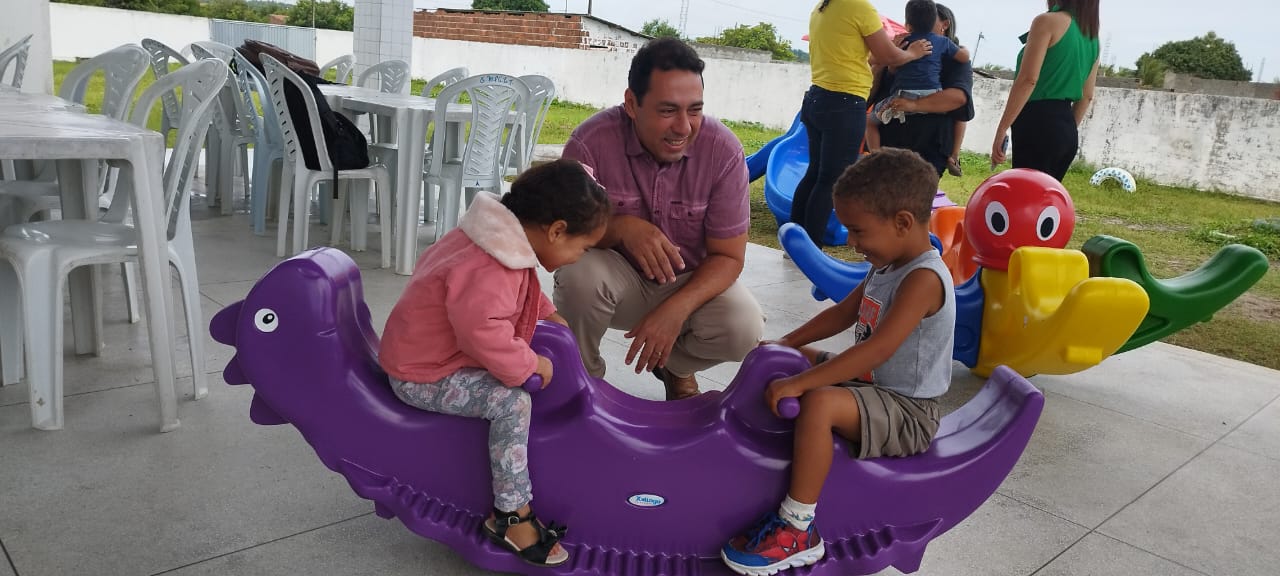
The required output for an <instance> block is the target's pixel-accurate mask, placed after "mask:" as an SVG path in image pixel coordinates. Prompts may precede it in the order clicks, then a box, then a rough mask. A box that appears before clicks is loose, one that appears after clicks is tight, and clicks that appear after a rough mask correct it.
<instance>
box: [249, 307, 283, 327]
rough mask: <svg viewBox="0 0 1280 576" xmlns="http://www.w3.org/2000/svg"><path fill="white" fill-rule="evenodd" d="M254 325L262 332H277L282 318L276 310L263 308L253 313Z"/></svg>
mask: <svg viewBox="0 0 1280 576" xmlns="http://www.w3.org/2000/svg"><path fill="white" fill-rule="evenodd" d="M253 325H254V326H256V327H257V328H258V330H259V331H262V332H275V331H276V328H279V327H280V319H279V318H278V317H276V312H275V310H272V309H270V308H263V309H261V310H258V312H257V313H255V314H254V315H253Z"/></svg>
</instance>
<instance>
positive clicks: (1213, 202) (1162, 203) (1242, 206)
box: [54, 62, 1280, 369]
mask: <svg viewBox="0 0 1280 576" xmlns="http://www.w3.org/2000/svg"><path fill="white" fill-rule="evenodd" d="M73 65H74V64H73V63H70V62H55V63H54V83H55V86H59V85H61V81H62V77H63V76H64V75H65V74H66V72H67V71H68V70H70V69H71V67H72V66H73ZM150 83H151V75H150V74H148V75H147V76H146V77H144V78H143V81H142V83H141V85H140V86H139V87H138V90H139V92H140V91H141V90H143V89H145V88H146V86H148V85H150ZM422 84H423V80H420V79H415V80H414V84H413V86H412V88H411V90H412V91H413V93H415V94H416V93H418V92H419V91H421V86H422ZM101 100H102V82H101V78H97V79H95V80H94V81H92V82H91V83H90V86H89V96H88V98H87V105H88V108H89V110H90V111H95V112H96V111H97V103H99V102H101ZM595 112H596V109H595V108H593V107H590V106H584V105H580V104H573V103H568V102H561V101H559V100H557V101H555V102H554V103H552V105H551V109H550V111H549V112H548V114H547V119H546V122H545V123H544V124H543V127H542V133H541V135H540V137H539V138H538V140H539V143H543V144H563V143H564V142H565V141H567V140H568V139H569V134H570V133H571V132H572V131H573V129H574V127H576V126H577V125H578V124H580V123H582V121H583V120H586V119H587V118H588V117H589V116H591V114H593V113H595ZM725 124H726V125H728V126H729V128H730V129H731V130H733V132H734V133H735V134H736V135H737V136H738V138H739V140H741V141H742V144H743V148H744V150H746V153H747V154H751V153H753V152H755V151H756V150H759V149H760V147H761V146H763V145H764V144H765V143H766V142H768V141H769V140H771V139H773V138H775V137H777V136H779V135H781V134H782V131H781V130H774V129H771V128H766V127H764V126H762V125H760V124H757V123H753V122H734V121H727V122H725ZM148 126H149V127H151V128H153V129H159V127H160V114H159V108H158V107H157V109H155V110H153V111H152V114H151V118H150V121H149V122H148ZM989 162H990V160H989V157H988V156H986V155H985V154H982V155H980V154H971V153H964V154H963V155H962V156H961V158H960V164H961V166H962V167H963V168H964V176H963V177H960V178H955V177H952V176H944V177H943V179H942V182H941V183H939V187H940V188H941V189H942V190H944V191H946V192H947V195H948V196H949V197H950V198H951V199H952V200H953V201H955V202H957V203H960V204H964V203H965V202H966V201H967V200H968V199H969V196H970V195H972V193H973V190H974V189H975V188H976V187H977V186H978V185H979V184H981V183H982V181H983V180H984V179H985V178H986V177H987V176H989V175H991V173H992V172H991V169H990V164H989ZM1093 172H1094V168H1093V167H1090V166H1085V165H1083V164H1081V163H1077V165H1076V166H1073V167H1072V169H1071V171H1069V172H1068V173H1067V176H1066V178H1065V180H1064V182H1063V184H1064V185H1065V186H1066V188H1067V190H1068V191H1070V192H1071V195H1072V200H1073V201H1074V203H1075V207H1076V229H1075V234H1074V235H1073V237H1072V240H1071V243H1070V244H1069V245H1068V248H1079V247H1080V245H1081V244H1083V243H1084V241H1085V240H1087V239H1089V238H1091V237H1093V236H1095V235H1098V234H1109V235H1112V236H1116V237H1119V238H1124V239H1126V240H1128V241H1130V242H1133V243H1134V244H1136V245H1138V247H1140V248H1141V249H1142V252H1143V254H1144V255H1145V257H1146V259H1147V264H1148V265H1149V267H1150V268H1151V270H1152V273H1153V274H1155V275H1156V276H1157V277H1162V278H1168V277H1172V276H1177V275H1180V274H1184V273H1186V272H1190V271H1191V270H1194V269H1195V268H1196V267H1197V266H1199V265H1200V264H1201V263H1203V262H1204V261H1205V260H1207V259H1208V258H1209V257H1211V256H1212V255H1213V254H1214V252H1215V251H1216V250H1218V249H1219V248H1220V247H1221V246H1222V245H1224V244H1226V243H1229V242H1239V243H1245V244H1249V245H1251V246H1254V247H1255V248H1258V249H1259V250H1261V251H1262V252H1263V253H1264V254H1266V255H1267V256H1268V258H1270V260H1271V269H1270V270H1269V271H1268V272H1267V274H1266V275H1265V276H1264V277H1263V278H1262V280H1261V281H1259V282H1258V284H1256V285H1255V286H1254V287H1253V288H1252V289H1251V290H1250V291H1249V292H1248V293H1246V294H1245V295H1244V296H1243V297H1241V298H1240V299H1239V300H1238V301H1237V302H1236V303H1234V304H1232V305H1231V306H1228V307H1227V308H1226V309H1225V310H1223V311H1221V312H1220V313H1219V314H1218V315H1217V316H1215V317H1214V319H1213V320H1212V321H1210V322H1207V323H1203V324H1199V325H1197V326H1195V327H1192V328H1190V329H1187V330H1183V331H1182V332H1179V333H1177V334H1174V335H1172V336H1170V337H1169V338H1166V339H1165V340H1166V341H1167V342H1170V343H1173V344H1178V345H1180V346H1186V347H1188V348H1194V349H1196V350H1203V351H1206V352H1210V353H1213V354H1218V355H1221V356H1226V357H1228V358H1235V359H1239V360H1243V361H1246V362H1252V363H1255V364H1259V365H1262V366H1267V367H1270V368H1276V369H1280V230H1276V229H1275V228H1272V227H1269V226H1265V225H1264V226H1255V225H1254V222H1255V221H1257V220H1259V219H1264V220H1265V219H1277V218H1280V204H1276V203H1271V202H1264V201H1260V200H1252V199H1248V198H1242V197H1239V196H1231V195H1228V194H1221V193H1216V192H1205V191H1201V190H1195V189H1192V188H1183V187H1178V186H1163V185H1159V184H1155V183H1153V182H1150V181H1147V180H1141V179H1140V180H1138V190H1137V192H1135V193H1132V194H1130V193H1127V192H1124V191H1122V190H1120V189H1119V187H1118V186H1114V185H1111V184H1108V185H1104V186H1099V187H1095V186H1092V185H1090V184H1089V177H1090V176H1092V175H1093ZM777 232H778V228H777V224H776V222H774V219H773V215H772V214H771V213H770V212H769V209H768V207H767V206H766V205H765V203H764V182H763V179H762V180H757V181H756V182H753V183H752V184H751V228H750V232H749V236H750V240H751V242H754V243H757V244H761V245H765V246H771V247H774V248H776V247H778V240H777ZM827 250H828V252H829V253H831V254H833V255H835V256H837V257H839V258H843V259H846V260H856V259H858V256H857V255H856V254H855V253H854V252H853V251H852V250H850V249H849V248H847V247H833V248H828V249H827ZM802 296H804V297H807V295H802Z"/></svg>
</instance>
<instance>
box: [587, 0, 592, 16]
mask: <svg viewBox="0 0 1280 576" xmlns="http://www.w3.org/2000/svg"><path fill="white" fill-rule="evenodd" d="M590 15H591V0H587V16H590Z"/></svg>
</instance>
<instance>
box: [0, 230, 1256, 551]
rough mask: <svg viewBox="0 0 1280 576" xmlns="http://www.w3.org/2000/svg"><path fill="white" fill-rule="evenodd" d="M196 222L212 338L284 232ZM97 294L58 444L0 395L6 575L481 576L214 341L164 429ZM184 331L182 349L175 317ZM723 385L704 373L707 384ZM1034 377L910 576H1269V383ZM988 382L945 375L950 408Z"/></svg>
mask: <svg viewBox="0 0 1280 576" xmlns="http://www.w3.org/2000/svg"><path fill="white" fill-rule="evenodd" d="M195 212H196V213H197V216H199V218H198V220H197V221H196V222H195V233H196V236H197V238H196V251H197V258H198V261H199V274H200V283H201V291H202V294H203V302H202V308H203V311H204V317H205V322H208V319H209V318H211V317H212V316H213V314H214V313H215V312H217V310H219V309H220V308H221V307H222V306H224V305H226V304H230V303H231V302H234V301H236V300H238V299H239V298H241V297H242V296H243V295H244V294H245V293H246V292H247V291H248V289H249V288H250V287H251V286H252V285H253V282H254V281H255V280H256V279H257V278H258V277H260V276H261V275H262V274H263V273H264V272H265V271H266V270H267V269H268V268H269V267H270V266H271V265H273V264H274V263H275V262H277V259H276V258H275V256H274V236H269V237H261V238H260V237H255V236H253V235H252V234H251V233H250V231H249V224H248V218H247V217H246V216H245V215H243V214H237V215H236V216H232V217H220V216H212V213H211V212H208V211H206V210H205V209H203V208H200V207H197V208H195ZM375 230H376V229H375ZM270 232H271V233H274V230H270ZM325 232H326V230H324V229H321V228H319V227H318V228H317V229H316V230H315V231H313V235H312V236H311V238H313V240H316V241H320V240H323V239H326V238H327V234H325ZM369 244H370V246H371V247H372V248H374V249H376V247H377V245H378V242H377V241H376V238H373V237H371V238H370V242H369ZM355 256H356V259H357V261H358V262H359V263H360V265H361V266H362V272H363V275H364V285H365V295H366V298H367V299H368V302H369V305H370V308H371V310H372V313H373V318H374V325H375V326H377V327H378V328H379V329H381V326H382V324H383V322H384V320H385V318H386V315H387V314H388V313H389V312H390V309H391V306H392V304H393V303H394V302H395V299H396V298H397V296H398V295H399V293H400V291H401V289H402V287H403V286H404V284H405V281H406V278H405V277H400V276H395V275H393V274H391V273H390V272H388V271H384V270H379V269H377V268H376V267H377V263H378V256H377V253H376V252H368V253H363V254H357V255H355ZM743 279H744V281H745V282H746V283H747V284H749V285H750V286H751V289H752V291H753V292H754V293H755V294H756V296H757V297H758V298H759V300H760V302H761V304H762V305H763V306H764V308H765V310H766V312H767V314H768V320H769V321H768V325H767V329H766V335H767V336H768V337H777V336H780V335H782V334H784V333H786V332H787V331H789V330H790V329H792V328H794V327H795V326H797V325H799V324H800V323H802V322H803V321H804V320H805V319H807V318H808V317H809V316H811V315H812V314H814V313H815V312H816V311H818V310H820V309H822V307H823V306H824V305H823V304H820V303H817V302H814V301H813V300H812V299H811V298H810V297H809V296H808V288H809V284H808V282H807V281H805V279H804V277H803V276H802V275H801V274H800V273H799V271H797V270H796V269H795V267H794V266H793V265H792V264H791V263H790V262H789V261H784V260H783V259H782V258H781V253H780V252H778V251H776V250H772V249H768V248H763V247H759V246H752V247H751V249H750V250H749V251H748V259H747V270H746V272H745V273H744V276H743ZM545 285H547V286H549V285H550V283H549V282H547V283H546V284H545ZM106 286H107V291H108V294H107V296H106V302H108V303H113V304H110V306H109V311H108V313H107V316H106V320H105V322H106V350H105V351H104V353H103V354H102V355H101V356H99V357H96V358H95V357H74V356H73V355H71V353H70V352H68V355H67V357H66V429H64V430H62V431H58V432H41V431H37V430H34V429H32V428H30V420H29V415H28V406H27V405H26V401H27V391H26V388H25V386H24V385H21V384H19V385H16V386H10V387H8V388H3V389H0V455H2V456H3V464H0V554H2V555H3V557H0V576H11V575H20V576H45V575H48V576H54V575H58V576H62V575H66V576H71V575H80V574H84V575H101V574H119V575H129V574H174V575H181V576H195V575H200V574H220V575H221V574H255V575H257V574H314V575H329V574H333V575H344V574H379V575H383V576H394V575H419V574H481V573H482V572H481V571H479V570H477V569H474V568H472V567H470V566H469V565H468V564H466V563H465V562H463V561H462V560H461V559H460V558H458V557H457V556H456V555H454V554H453V553H452V552H451V551H450V550H448V549H447V548H445V547H444V546H441V545H439V544H436V543H434V542H431V541H426V540H423V539H421V538H418V537H416V536H414V535H413V534H411V533H410V532H409V531H407V530H406V529H404V528H403V527H402V526H401V525H400V524H399V523H398V522H394V521H385V520H382V519H380V518H378V517H376V516H374V515H373V511H372V506H371V505H370V503H369V502H367V501H365V500H362V499H360V498H358V497H356V496H355V495H354V494H353V493H352V492H351V491H350V490H349V489H348V488H347V485H346V483H345V481H344V480H343V479H342V478H341V477H339V476H338V475H336V474H334V473H332V472H330V471H328V470H327V469H325V468H324V467H323V466H322V465H321V464H320V462H319V461H318V460H317V459H316V458H315V455H314V453H313V452H312V450H311V449H310V447H309V446H308V445H307V444H306V443H305V442H304V441H303V440H302V439H301V437H300V436H299V435H298V434H297V432H296V431H295V430H294V429H293V428H292V427H290V426H277V427H263V426H255V425H252V424H251V423H250V422H249V420H248V418H247V409H248V405H249V396H250V394H251V393H252V390H251V388H250V387H248V386H238V387H232V386H226V385H224V384H223V383H222V380H221V370H222V368H223V367H224V365H225V364H226V361H227V360H228V359H229V357H230V356H231V354H232V351H231V349H229V348H227V347H225V346H222V345H220V344H217V343H215V342H213V341H212V339H209V338H208V336H207V331H205V332H206V334H205V338H206V340H207V345H208V358H207V360H206V362H205V364H204V365H203V366H200V367H198V369H200V370H202V371H204V372H206V373H207V374H209V379H210V387H211V393H210V395H209V397H208V398H206V399H203V400H200V401H192V400H191V390H190V385H189V375H190V373H191V367H190V366H189V364H190V363H189V362H188V361H187V359H186V356H185V351H182V352H180V353H179V355H178V362H179V365H178V370H179V375H180V376H182V375H185V376H186V377H185V378H183V379H182V380H180V381H179V394H180V396H184V397H185V398H184V400H183V402H182V403H181V405H180V413H181V418H182V427H181V428H180V429H179V430H177V431H175V432H172V433H168V434H158V433H156V423H157V415H156V407H155V400H154V391H153V387H152V383H151V370H150V368H149V355H148V351H147V347H146V340H145V339H146V331H145V328H144V327H143V325H130V324H127V323H126V321H125V318H124V312H123V307H122V306H120V305H119V303H120V302H121V294H120V288H119V287H120V283H119V281H118V277H116V276H115V273H114V272H112V273H108V274H107V282H106ZM179 322H181V321H179ZM176 334H178V335H179V337H180V339H181V340H182V342H180V347H181V348H182V349H184V350H185V340H186V338H185V331H184V329H183V327H182V326H181V323H179V329H178V331H177V332H176ZM833 340H835V341H834V342H832V343H830V345H831V346H832V347H833V348H834V347H838V346H841V345H848V343H849V339H848V337H847V336H840V337H837V338H835V339H833ZM624 342H625V339H623V338H622V337H621V335H620V333H616V332H611V333H610V334H609V335H608V337H607V341H606V343H605V350H606V353H607V354H608V358H609V360H610V361H611V365H612V366H613V368H612V369H611V370H610V374H609V376H608V379H609V381H610V382H612V383H613V384H615V385H616V386H618V387H620V388H622V389H624V390H626V391H628V392H629V393H632V394H635V395H638V396H643V397H646V398H654V399H656V398H659V397H660V395H661V387H660V386H659V385H658V383H657V381H655V380H653V379H652V378H651V377H649V376H643V377H641V376H636V375H635V374H633V373H631V372H629V371H627V370H625V368H623V367H622V366H621V364H622V362H621V357H622V354H623V352H624V351H625V344H624ZM735 371H736V366H727V365H726V366H720V367H718V368H716V369H714V370H711V371H709V372H708V373H706V374H705V375H704V378H703V384H704V388H723V387H724V385H725V384H726V383H728V382H729V381H730V379H731V378H732V376H733V374H734V373H735ZM1033 382H1034V383H1035V384H1036V385H1037V386H1039V387H1040V388H1042V389H1043V390H1044V392H1045V396H1046V406H1045V410H1044V414H1043V417H1042V418H1041V420H1040V423H1039V425H1038V427H1037V429H1036V432H1035V435H1034V437H1033V438H1032V439H1031V443H1030V445H1029V446H1028V448H1027V451H1026V453H1025V454H1024V455H1023V457H1022V459H1021V461H1020V462H1019V463H1018V465H1017V467H1016V468H1015V469H1014V470H1013V473H1012V474H1011V475H1010V476H1009V478H1008V479H1007V480H1006V481H1005V482H1004V484H1003V485H1002V486H1001V488H1000V489H999V491H998V492H997V494H996V495H994V496H993V497H992V498H991V499H990V500H989V501H988V502H987V503H986V504H985V505H983V507H982V508H980V509H979V510H978V511H977V512H976V513H975V514H974V515H973V516H972V517H970V518H969V519H968V520H966V521H965V522H963V523H962V524H960V525H959V526H958V527H956V528H955V529H954V530H952V531H951V532H949V533H947V534H945V535H943V536H942V537H940V538H939V539H937V540H935V541H934V542H933V543H932V544H931V545H930V546H929V549H928V551H927V553H926V555H925V559H924V564H923V566H922V568H921V570H920V572H919V573H920V574H926V575H986V574H990V575H1000V576H1023V575H1027V576H1030V575H1035V576H1059V575H1073V574H1093V575H1116V576H1120V575H1126V576H1144V575H1151V576H1155V575H1176V576H1194V575H1222V576H1242V575H1258V576H1262V575H1264V574H1275V573H1276V570H1277V568H1276V566H1278V565H1280V488H1277V484H1276V482H1275V480H1274V479H1275V478H1277V477H1280V399H1278V398H1280V372H1276V371H1272V370H1267V369H1264V368H1259V367H1257V366H1252V365H1249V364H1244V363H1241V362H1236V361H1232V360H1226V359H1223V358H1219V357H1215V356H1210V355H1207V354H1203V353H1200V352H1196V351H1192V350H1187V349H1183V348H1178V347H1174V346H1168V345H1164V344H1154V345H1151V346H1147V347H1145V348H1142V349H1139V350H1136V351H1133V352H1129V353H1127V354H1124V355H1121V356H1118V357H1115V358H1111V359H1109V360H1107V361H1106V362H1104V363H1103V364H1102V365H1101V366H1098V367H1095V368H1093V369H1090V370H1088V371H1086V372H1083V373H1080V374H1074V375H1071V376H1055V377H1050V376H1040V377H1036V378H1034V379H1033ZM980 384H981V382H980V381H979V380H978V379H977V378H975V377H973V376H972V375H970V374H969V373H968V371H967V370H965V369H963V367H960V366H959V365H957V370H956V372H955V376H954V379H953V386H952V390H951V392H949V393H948V394H947V396H945V397H944V406H945V407H946V409H947V410H948V411H950V410H953V409H955V408H956V407H957V406H959V405H960V404H962V403H963V402H965V401H966V400H968V398H969V397H971V396H972V395H973V394H974V393H975V392H976V390H977V389H978V387H979V386H980ZM885 573H887V574H896V573H897V572H896V571H893V570H889V571H886V572H885Z"/></svg>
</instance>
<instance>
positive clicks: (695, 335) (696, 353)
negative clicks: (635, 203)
mask: <svg viewBox="0 0 1280 576" xmlns="http://www.w3.org/2000/svg"><path fill="white" fill-rule="evenodd" d="M691 277H693V273H686V274H681V275H680V276H678V277H677V278H676V280H675V282H669V283H667V284H658V283H657V282H653V281H650V280H648V279H646V278H643V277H641V276H640V273H639V272H638V271H637V270H636V269H635V268H633V267H632V266H631V263H630V262H628V261H627V259H626V258H625V257H623V256H622V254H619V253H618V252H616V251H614V250H605V249H591V250H588V251H587V253H586V254H584V255H583V256H582V259H581V260H579V261H578V262H576V263H574V264H571V265H569V266H565V267H564V268H561V269H559V270H557V271H556V275H555V292H554V295H553V300H554V301H555V304H556V308H557V309H558V310H559V312H560V315H561V316H564V318H565V320H567V321H568V322H569V328H570V329H571V330H573V334H574V336H575V337H576V338H577V340H578V350H579V351H581V353H582V363H583V364H584V365H586V368H587V372H588V373H589V374H591V375H592V376H594V377H596V378H603V377H604V373H605V363H604V359H603V358H601V357H600V339H601V338H603V337H604V333H605V330H607V329H609V328H614V329H617V330H630V329H631V328H632V327H634V326H635V325H636V324H639V323H640V320H642V319H643V318H644V316H645V315H646V314H648V313H649V311H650V310H653V309H654V308H656V307H657V306H658V305H659V304H661V303H662V302H663V301H665V300H666V299H667V298H668V297H669V296H671V295H672V294H674V293H676V291H678V290H680V288H681V287H683V286H684V285H685V284H686V283H687V282H688V281H689V279H690V278H691ZM763 333H764V313H763V312H761V310H760V304H759V303H758V302H756V298H755V296H752V295H751V291H750V290H748V289H747V288H746V286H743V285H742V283H741V282H734V283H733V285H732V286H730V287H729V289H728V290H725V291H724V292H722V293H721V294H720V295H719V296H716V297H715V298H712V299H711V300H710V301H708V302H707V303H706V304H703V305H702V307H701V308H699V309H698V310H696V311H695V312H694V313H693V315H692V316H690V317H689V319H688V320H686V321H685V323H684V328H683V329H682V330H681V332H680V335H679V336H678V337H677V338H676V342H675V345H674V346H673V347H672V349H671V356H670V357H669V358H667V361H666V369H667V371H668V372H670V373H671V374H672V375H674V376H680V377H684V376H690V375H693V374H694V373H695V372H699V371H702V370H705V369H707V368H710V367H712V366H715V365H716V364H719V363H721V362H739V361H741V360H742V359H743V358H745V357H746V355H747V353H748V352H750V351H751V350H752V349H753V348H755V347H756V344H758V343H759V342H760V337H761V335H762V334H763Z"/></svg>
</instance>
